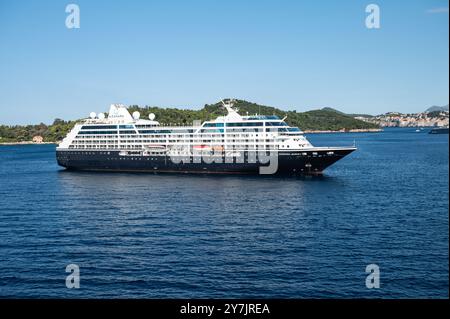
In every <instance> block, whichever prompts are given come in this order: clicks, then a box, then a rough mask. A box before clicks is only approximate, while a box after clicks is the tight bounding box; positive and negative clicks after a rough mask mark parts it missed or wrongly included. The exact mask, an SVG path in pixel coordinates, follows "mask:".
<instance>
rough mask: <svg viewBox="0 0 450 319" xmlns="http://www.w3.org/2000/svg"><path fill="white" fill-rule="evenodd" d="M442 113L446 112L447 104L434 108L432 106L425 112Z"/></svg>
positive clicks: (434, 106)
mask: <svg viewBox="0 0 450 319" xmlns="http://www.w3.org/2000/svg"><path fill="white" fill-rule="evenodd" d="M436 111H437V112H442V111H448V104H447V105H445V106H436V105H433V106H432V107H429V108H428V109H427V110H426V111H425V112H436Z"/></svg>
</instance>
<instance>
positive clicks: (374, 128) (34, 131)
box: [0, 100, 382, 145]
mask: <svg viewBox="0 0 450 319" xmlns="http://www.w3.org/2000/svg"><path fill="white" fill-rule="evenodd" d="M235 107H236V108H237V109H238V112H239V113H240V114H241V115H254V114H260V115H277V116H278V117H280V118H285V121H286V122H287V123H288V124H289V125H291V126H296V127H299V128H300V129H301V130H302V131H303V132H304V133H305V134H312V133H343V132H346V133H347V132H379V131H381V130H382V129H381V128H380V126H378V125H376V124H373V123H367V122H365V121H362V120H359V119H355V118H354V117H353V116H352V115H349V114H345V113H342V112H339V111H337V110H335V109H332V108H322V109H319V110H312V111H306V112H297V111H283V110H281V109H278V108H275V107H271V106H265V105H259V104H256V103H252V102H248V101H244V100H236V104H235ZM128 110H129V111H130V113H133V112H134V111H139V113H140V114H141V118H147V117H148V115H149V114H150V113H154V114H155V115H156V120H157V121H159V122H160V123H161V125H162V126H180V125H192V123H193V122H194V121H195V120H200V121H202V122H203V121H208V120H213V119H215V118H216V117H218V116H222V115H225V112H226V111H225V110H224V109H223V108H222V107H221V103H220V102H217V103H215V104H206V105H205V106H204V107H203V108H202V109H199V110H192V109H178V108H162V107H157V106H144V107H140V106H138V105H131V106H129V107H128ZM77 122H79V120H70V121H65V120H62V119H55V120H54V121H53V123H52V124H50V125H46V124H44V123H40V124H37V125H15V126H8V125H0V144H2V145H17V144H24V145H27V144H43V143H47V144H57V143H58V142H59V141H61V140H62V139H63V138H64V137H65V136H66V135H67V133H68V132H69V131H70V130H71V129H72V128H73V126H74V125H75V123H77Z"/></svg>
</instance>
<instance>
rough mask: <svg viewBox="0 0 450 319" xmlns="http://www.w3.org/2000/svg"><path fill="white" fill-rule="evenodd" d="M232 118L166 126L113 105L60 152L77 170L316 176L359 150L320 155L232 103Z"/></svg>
mask: <svg viewBox="0 0 450 319" xmlns="http://www.w3.org/2000/svg"><path fill="white" fill-rule="evenodd" d="M222 104H223V107H224V108H225V109H226V111H227V112H226V113H227V115H225V116H219V117H217V118H216V119H215V120H211V121H205V122H203V123H201V122H198V121H197V123H195V122H194V123H193V125H192V126H176V125H174V126H166V125H162V124H160V123H159V122H158V121H157V120H156V119H155V115H154V114H153V113H151V114H150V115H149V116H148V119H142V118H140V113H139V112H137V111H136V112H134V113H133V114H130V112H129V111H128V109H127V108H126V107H125V106H124V105H121V104H112V105H111V106H110V109H109V112H108V114H107V116H105V114H104V113H99V114H96V113H94V112H92V113H91V114H90V117H89V118H87V119H85V120H83V121H81V122H80V123H77V124H76V125H75V126H74V127H73V129H72V130H71V131H70V132H69V133H68V134H67V136H66V137H65V138H64V139H63V141H62V142H61V143H60V144H59V145H58V147H57V148H56V158H57V162H58V164H59V165H60V166H63V167H65V168H67V169H70V170H95V171H129V172H170V173H219V174H288V175H317V174H322V172H323V171H324V169H326V168H327V167H329V166H330V165H332V164H333V163H335V162H336V161H338V160H340V159H342V158H343V157H345V156H346V155H348V154H350V153H351V152H353V151H354V150H356V147H354V146H351V147H314V146H313V145H311V143H310V142H309V141H308V140H307V139H306V138H305V136H304V134H303V132H302V131H301V130H300V129H299V128H298V127H291V126H289V125H288V124H287V123H286V122H285V120H286V118H283V119H281V118H279V117H278V116H275V115H258V114H256V115H247V116H242V115H240V114H239V113H238V110H237V109H235V108H234V101H233V100H226V101H222Z"/></svg>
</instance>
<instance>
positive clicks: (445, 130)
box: [428, 127, 448, 134]
mask: <svg viewBox="0 0 450 319" xmlns="http://www.w3.org/2000/svg"><path fill="white" fill-rule="evenodd" d="M428 134H448V127H435V128H433V129H431V131H429V132H428Z"/></svg>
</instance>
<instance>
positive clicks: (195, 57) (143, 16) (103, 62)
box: [0, 0, 449, 124]
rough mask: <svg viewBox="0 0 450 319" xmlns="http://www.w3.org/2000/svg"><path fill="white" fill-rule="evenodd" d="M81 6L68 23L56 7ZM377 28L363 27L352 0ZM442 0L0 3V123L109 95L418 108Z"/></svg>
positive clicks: (434, 52)
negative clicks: (370, 13)
mask: <svg viewBox="0 0 450 319" xmlns="http://www.w3.org/2000/svg"><path fill="white" fill-rule="evenodd" d="M69 3H76V4H78V5H79V7H80V11H81V12H80V13H81V19H80V20H81V21H80V22H81V28H80V29H67V28H66V26H65V20H66V16H67V15H68V14H67V13H66V12H65V7H66V5H67V4H69ZM370 3H376V4H378V5H379V6H380V9H381V28H380V29H367V28H366V27H365V17H366V15H367V13H366V12H365V7H366V5H367V4H370ZM448 23H449V22H448V1H442V0H440V1H439V0H426V1H425V0H423V1H400V0H399V1H374V0H368V1H360V0H342V1H335V0H329V1H325V0H322V1H313V0H308V1H287V0H285V1H275V0H273V1H264V0H253V1H250V0H222V1H212V0H210V1H206V0H204V1H198V0H189V1H170V0H169V1H167V0H164V1H163V0H160V1H151V0H150V1H132V0H128V1H120V0H114V1H98V0H89V1H87V0H68V1H57V0H52V1H44V0H40V1H14V0H9V1H7V0H0V48H1V50H0V123H1V124H28V123H39V122H44V123H51V122H52V121H53V119H54V118H57V117H58V118H63V119H76V118H81V117H86V116H87V114H88V113H89V112H91V111H96V112H101V111H107V110H108V107H109V104H111V103H124V104H139V105H158V106H164V107H170V106H173V107H182V108H200V107H202V106H203V105H204V104H205V103H214V102H216V101H217V100H219V99H220V98H224V97H236V98H241V99H246V100H249V101H253V102H258V103H261V104H265V105H272V106H276V107H280V108H282V109H286V110H288V109H296V110H298V111H305V110H310V109H314V108H320V107H325V106H328V107H334V108H337V109H339V110H341V111H344V112H352V113H371V114H379V113H384V112H387V111H401V112H418V111H423V110H424V109H426V108H427V107H429V106H431V105H445V104H447V103H448V100H449V91H448V85H449V51H448V45H449V43H448V36H449V34H448Z"/></svg>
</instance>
